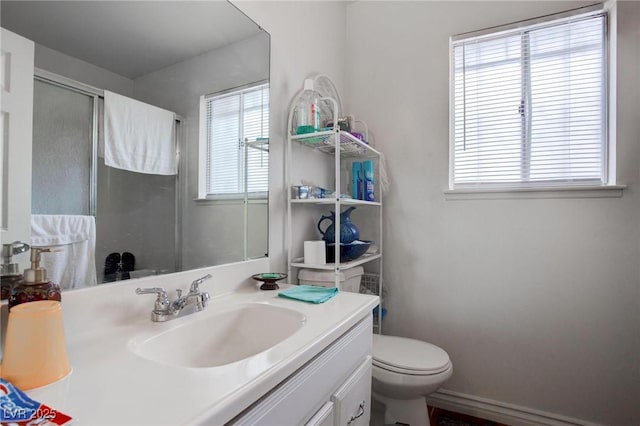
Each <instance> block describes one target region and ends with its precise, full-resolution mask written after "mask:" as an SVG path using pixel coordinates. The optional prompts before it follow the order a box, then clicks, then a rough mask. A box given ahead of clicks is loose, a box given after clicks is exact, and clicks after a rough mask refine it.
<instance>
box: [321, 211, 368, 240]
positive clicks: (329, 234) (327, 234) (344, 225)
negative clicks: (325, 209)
mask: <svg viewBox="0 0 640 426" xmlns="http://www.w3.org/2000/svg"><path fill="white" fill-rule="evenodd" d="M353 210H355V207H349V208H348V209H346V210H345V211H343V212H342V213H340V243H341V244H349V243H352V242H353V241H355V240H357V239H359V238H360V231H358V228H357V227H356V226H355V225H354V224H353V223H351V212H352V211H353ZM326 219H329V220H331V224H330V225H329V226H328V227H327V229H325V230H324V231H323V230H322V228H320V224H321V223H322V222H324V221H325V220H326ZM335 219H336V214H335V212H331V214H330V215H328V216H322V217H321V218H320V221H319V222H318V231H320V233H321V234H322V239H323V240H324V241H325V242H326V243H328V244H333V243H335V242H336V231H335V224H334V221H335Z"/></svg>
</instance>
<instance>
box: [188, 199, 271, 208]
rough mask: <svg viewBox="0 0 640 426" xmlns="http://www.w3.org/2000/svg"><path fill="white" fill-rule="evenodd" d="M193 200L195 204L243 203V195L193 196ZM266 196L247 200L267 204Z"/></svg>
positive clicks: (251, 202) (252, 202) (250, 202)
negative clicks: (221, 196) (224, 196)
mask: <svg viewBox="0 0 640 426" xmlns="http://www.w3.org/2000/svg"><path fill="white" fill-rule="evenodd" d="M193 201H194V202H195V203H196V204H197V205H204V206H206V205H216V204H218V205H221V204H229V205H234V204H237V205H243V204H244V197H238V198H236V197H228V198H194V199H193ZM268 201H269V200H268V199H267V198H249V199H248V200H247V202H248V203H249V204H267V203H268Z"/></svg>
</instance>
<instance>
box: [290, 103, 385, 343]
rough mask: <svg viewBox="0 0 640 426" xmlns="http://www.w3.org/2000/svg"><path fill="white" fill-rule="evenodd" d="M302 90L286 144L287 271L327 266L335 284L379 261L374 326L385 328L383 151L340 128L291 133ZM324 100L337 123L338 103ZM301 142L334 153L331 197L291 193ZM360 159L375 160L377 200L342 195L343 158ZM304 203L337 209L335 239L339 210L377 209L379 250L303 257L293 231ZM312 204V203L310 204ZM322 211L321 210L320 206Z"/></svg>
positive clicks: (292, 109)
mask: <svg viewBox="0 0 640 426" xmlns="http://www.w3.org/2000/svg"><path fill="white" fill-rule="evenodd" d="M301 94H302V92H299V93H298V94H297V95H296V98H295V99H294V101H293V102H292V104H291V105H292V107H291V110H290V112H289V120H288V124H287V135H288V137H287V148H286V159H285V181H286V191H287V223H286V238H285V241H286V244H287V247H286V250H287V273H288V275H289V277H290V279H296V277H297V274H296V275H294V274H293V273H294V271H296V272H297V270H298V269H299V268H310V269H318V270H326V271H333V272H334V275H335V286H336V287H340V273H341V272H342V271H344V270H347V269H350V268H354V267H356V266H360V265H365V264H369V263H370V262H374V261H378V262H377V266H378V268H377V269H378V270H377V274H378V285H377V290H378V296H379V297H380V306H379V307H378V315H377V318H376V321H375V323H374V328H375V330H376V332H378V333H381V332H382V303H383V300H382V253H383V251H382V249H383V245H382V188H381V185H380V184H379V181H380V179H379V178H378V177H379V176H380V161H381V156H382V154H381V153H380V152H379V151H377V150H376V149H375V148H373V147H371V146H370V145H368V144H367V143H365V142H363V141H361V140H360V139H358V138H356V137H355V136H353V135H352V134H350V133H348V132H345V131H340V130H339V129H334V130H326V131H321V132H314V133H307V134H300V135H297V134H292V133H293V126H292V123H293V119H294V116H295V106H296V105H297V104H298V102H297V101H298V98H299V97H300V96H301ZM321 101H326V102H331V103H333V105H334V106H335V107H334V108H333V111H334V120H333V122H334V123H337V122H338V117H337V111H338V108H337V103H336V101H335V100H333V99H331V98H321ZM294 143H296V144H301V145H303V146H305V147H307V148H309V149H312V150H316V151H319V152H322V153H324V154H326V155H329V156H333V160H334V161H333V172H334V179H335V180H334V188H330V189H332V190H333V191H334V194H335V195H333V196H332V197H331V198H311V199H296V198H293V197H292V190H291V188H292V186H294V185H297V184H296V183H294V182H292V178H291V175H292V172H291V171H292V167H293V164H294V161H293V153H292V146H293V144H294ZM357 159H365V160H366V159H372V160H374V165H375V175H376V181H375V194H376V195H375V196H376V201H364V200H354V199H351V198H342V197H341V196H340V194H341V193H343V192H346V189H347V188H348V187H349V185H348V184H347V181H346V179H345V180H343V176H341V174H342V172H341V170H342V166H343V164H344V162H350V161H353V160H357ZM305 206H316V207H318V206H319V207H331V208H332V209H333V210H334V211H335V212H336V214H335V220H334V229H335V230H336V231H335V232H336V236H335V240H336V241H337V242H339V241H340V212H341V211H342V208H343V207H349V206H358V207H363V208H365V209H371V210H372V211H375V213H376V214H377V216H378V220H377V223H378V230H377V233H378V239H377V240H376V241H375V244H376V245H377V247H378V251H377V253H375V254H368V253H367V254H365V255H363V256H361V257H359V258H358V259H355V260H352V261H349V262H341V261H340V250H336V252H335V263H327V264H324V265H314V264H307V263H304V258H303V257H302V253H293V250H294V249H293V247H294V244H293V242H294V239H295V238H296V236H295V235H293V231H292V218H293V215H294V214H295V212H296V210H297V209H303V208H305ZM308 208H313V207H308ZM318 211H319V212H320V211H321V210H320V209H318ZM363 231H364V232H366V229H364V230H363V229H360V232H361V234H362V233H363Z"/></svg>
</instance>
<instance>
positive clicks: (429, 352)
mask: <svg viewBox="0 0 640 426" xmlns="http://www.w3.org/2000/svg"><path fill="white" fill-rule="evenodd" d="M373 365H374V366H376V367H378V368H381V369H384V370H387V371H391V372H394V373H399V374H406V375H412V376H430V375H436V374H440V373H442V372H444V371H446V370H447V369H450V368H451V361H450V360H449V355H447V353H446V352H445V351H444V350H443V349H441V348H439V347H438V346H436V345H432V344H431V343H427V342H423V341H421V340H416V339H409V338H406V337H397V336H383V335H379V334H374V335H373Z"/></svg>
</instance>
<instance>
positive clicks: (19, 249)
mask: <svg viewBox="0 0 640 426" xmlns="http://www.w3.org/2000/svg"><path fill="white" fill-rule="evenodd" d="M27 250H29V244H25V243H23V242H21V241H14V242H12V243H9V244H3V245H2V265H0V300H6V299H8V298H9V297H11V291H12V290H13V288H14V287H15V286H16V285H18V284H21V283H22V274H21V273H20V267H19V265H18V264H17V263H13V261H12V257H13V256H15V255H17V254H20V253H24V252H25V251H27Z"/></svg>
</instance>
